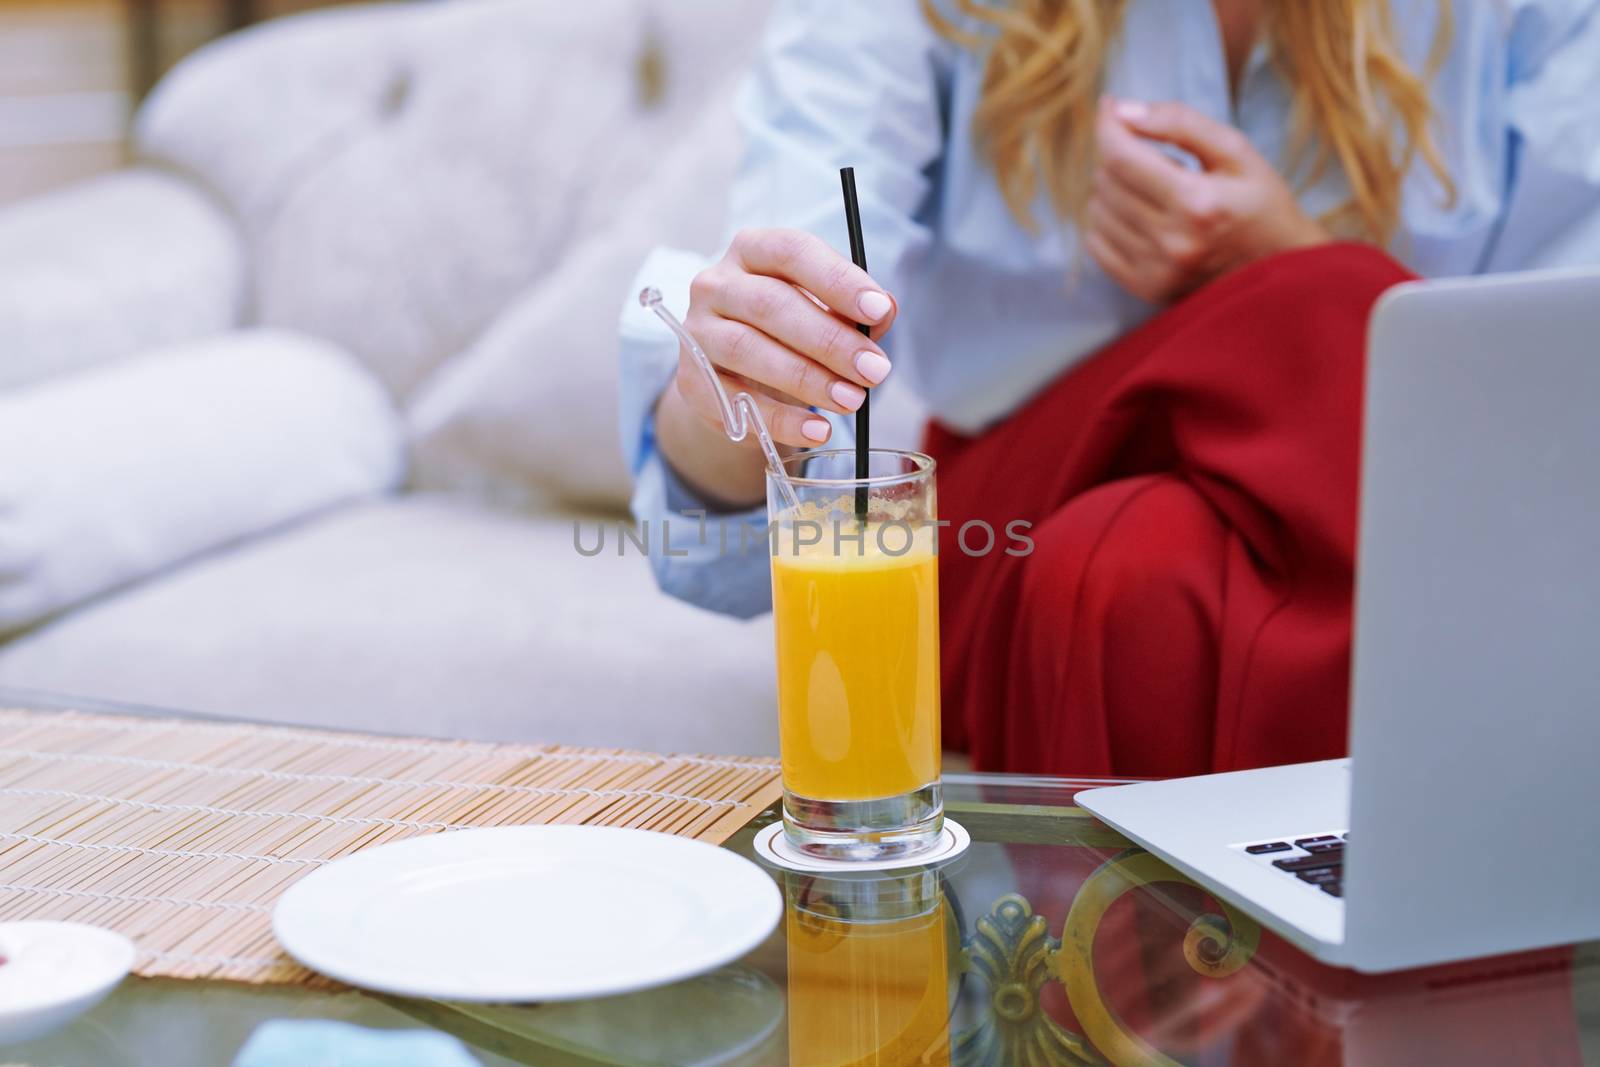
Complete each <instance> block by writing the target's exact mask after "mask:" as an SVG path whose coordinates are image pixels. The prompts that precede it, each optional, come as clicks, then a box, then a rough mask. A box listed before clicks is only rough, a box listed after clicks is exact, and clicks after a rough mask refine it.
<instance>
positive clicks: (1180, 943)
mask: <svg viewBox="0 0 1600 1067" xmlns="http://www.w3.org/2000/svg"><path fill="white" fill-rule="evenodd" d="M61 704H62V705H65V704H73V705H76V706H78V707H80V708H82V707H85V706H86V704H87V706H88V708H89V709H90V710H114V711H124V712H126V711H130V710H134V709H128V708H124V707H116V706H107V705H104V704H93V703H88V702H84V701H66V700H64V699H62V700H61ZM0 705H4V706H11V707H16V706H24V705H25V706H34V707H42V706H50V705H48V704H46V703H43V702H41V699H40V698H38V697H37V696H36V695H29V696H28V699H26V700H24V695H21V694H6V693H0ZM162 714H171V713H167V712H162ZM1099 784H1104V783H1098V782H1072V781H1065V780H1060V779H1045V778H1022V777H1005V776H990V775H952V776H948V777H947V778H946V780H945V800H946V805H947V810H948V812H949V814H950V815H951V816H952V817H953V818H955V819H957V820H959V821H960V822H961V823H962V824H963V825H964V826H966V827H967V829H968V830H969V831H970V832H971V834H972V838H973V844H972V847H971V849H970V850H969V851H968V852H967V853H966V854H965V856H963V857H962V858H961V859H959V860H958V861H957V862H955V863H954V864H952V865H950V866H948V867H945V868H942V869H939V870H937V871H927V870H919V869H912V870H907V871H897V872H887V873H884V874H879V875H866V874H862V875H849V876H840V877H835V876H828V877H821V876H816V875H796V874H793V873H788V872H779V871H773V872H771V873H772V877H773V878H774V879H775V880H776V881H777V882H778V884H779V886H780V888H781V889H782V890H783V893H784V899H785V918H784V920H783V922H782V923H780V925H779V927H778V929H777V930H776V931H774V933H773V935H772V936H771V937H770V938H769V939H768V940H767V942H766V943H765V944H764V945H762V946H761V947H760V948H758V949H756V950H755V951H754V952H752V953H751V954H750V955H749V956H747V957H746V958H745V959H743V960H741V961H739V962H738V963H736V964H734V965H732V966H729V967H726V968H723V969H721V970H719V971H717V972H714V973H712V974H708V975H702V976H700V977H697V978H694V979H691V980H689V981H686V982H681V983H678V984H676V985H672V986H668V987H665V988H661V989H656V990H651V991H647V992H643V993H637V994H632V995H629V996H623V997H615V998H610V999H605V1000H592V1001H584V1002H575V1003H568V1004H549V1005H506V1006H482V1005H460V1004H449V1003H441V1002H424V1001H411V1000H402V999H397V998H388V997H380V996H375V995H369V994H364V993H359V992H354V991H348V990H338V989H329V990H310V989H304V988H284V987H277V988H274V987H252V986H241V985H232V984H228V983H214V982H195V981H173V980H145V979H130V980H129V981H127V982H126V983H124V985H123V986H122V987H121V988H120V989H119V990H118V991H117V992H116V993H115V994H114V995H113V996H112V997H111V998H110V999H108V1000H107V1001H106V1002H105V1003H103V1004H102V1005H101V1006H100V1007H98V1008H97V1009H95V1010H94V1011H93V1012H91V1013H90V1014H89V1015H88V1016H86V1017H84V1018H83V1019H82V1020H80V1021H79V1022H78V1023H76V1024H74V1025H73V1026H72V1027H70V1028H69V1029H67V1030H66V1031H63V1032H61V1033H58V1034H56V1035H55V1036H53V1037H52V1038H49V1039H47V1040H45V1041H43V1042H39V1043H36V1044H35V1045H31V1046H26V1047H23V1048H13V1049H5V1050H0V1063H7V1064H10V1063H21V1064H30V1065H33V1067H58V1065H73V1067H75V1065H78V1064H95V1065H96V1067H101V1065H104V1067H117V1065H121V1064H139V1065H143V1064H145V1063H161V1064H163V1065H182V1064H190V1063H193V1064H204V1065H207V1067H211V1065H214V1064H225V1063H228V1062H229V1061H230V1060H231V1058H232V1056H233V1055H234V1054H235V1053H236V1052H237V1050H238V1048H239V1047H240V1045H242V1044H243V1042H244V1040H245V1038H246V1037H247V1036H248V1035H249V1033H250V1031H251V1030H252V1029H253V1028H254V1027H255V1026H256V1025H259V1023H261V1022H263V1021H267V1020H272V1019H300V1018H307V1019H309V1018H330V1019H341V1020H345V1021H349V1022H355V1023H359V1024H362V1025H366V1026H376V1027H399V1028H407V1027H410V1028H416V1027H418V1026H426V1027H431V1028H436V1029H438V1030H442V1031H445V1032H447V1033H450V1034H453V1035H454V1036H456V1037H458V1038H460V1039H461V1040H463V1041H465V1042H466V1043H467V1044H468V1046H469V1047H470V1048H471V1049H472V1051H473V1053H474V1055H476V1056H477V1057H478V1058H479V1059H480V1060H481V1061H482V1062H483V1063H485V1064H487V1065H491V1067H495V1065H500V1064H505V1063H518V1064H537V1065H540V1067H565V1065H578V1064H611V1065H635V1067H647V1065H689V1064H697V1065H711V1064H721V1065H758V1064H760V1065H765V1064H785V1063H789V1064H795V1065H805V1067H834V1065H838V1067H846V1065H851V1067H854V1065H863V1067H865V1065H900V1064H908V1065H909V1064H939V1065H944V1064H955V1065H966V1064H986V1065H987V1064H993V1065H1009V1064H1037V1065H1041V1067H1053V1065H1059V1064H1069V1065H1070V1064H1097V1063H1111V1064H1158V1065H1166V1064H1193V1065H1202V1064H1203V1065H1207V1067H1210V1065H1224V1064H1249V1065H1255V1064H1261V1065H1277V1064H1304V1065H1311V1067H1321V1065H1335V1064H1340V1065H1342V1064H1413V1063H1451V1064H1457V1065H1459V1064H1478V1063H1482V1064H1490V1063H1493V1064H1504V1063H1517V1064H1522V1063H1529V1064H1533V1063H1538V1064H1570V1065H1580V1064H1596V1065H1600V945H1585V946H1576V947H1572V948H1564V949H1558V950H1550V951H1545V952H1538V953H1528V954H1523V955H1519V956H1514V957H1501V958H1497V959H1493V960H1481V961H1473V962H1469V963H1462V964H1454V965H1449V966H1445V967H1438V968H1431V969H1427V970H1421V971H1411V972H1402V973H1398V974H1392V975H1384V976H1378V977H1369V976H1361V975H1358V974H1355V973H1353V972H1348V971H1340V970H1334V969H1331V968H1327V967H1324V966H1321V965H1319V964H1317V963H1315V962H1314V961H1312V960H1310V959H1309V957H1306V956H1305V955H1303V954H1302V953H1300V952H1299V951H1297V950H1296V949H1294V948H1292V947H1291V946H1289V945H1288V944H1286V943H1284V942H1282V941H1280V940H1278V939H1277V938H1276V937H1274V936H1273V935H1271V934H1270V933H1267V932H1264V931H1262V930H1261V929H1260V928H1259V927H1257V926H1256V924H1254V923H1253V922H1252V921H1251V920H1249V919H1248V918H1247V917H1245V916H1243V915H1241V914H1238V913H1237V912H1235V911H1233V910H1232V909H1230V908H1229V907H1227V906H1226V905H1225V904H1223V903H1222V902H1219V901H1217V900H1215V899H1213V898H1211V897H1210V896H1209V895H1208V894H1206V893H1204V892H1202V891H1201V890H1200V889H1198V888H1197V887H1195V886H1194V885H1192V884H1191V883H1189V882H1188V881H1187V880H1186V879H1185V878H1184V877H1183V876H1182V875H1180V874H1178V873H1177V872H1175V871H1173V870H1172V869H1171V868H1169V867H1167V866H1165V865H1164V864H1162V863H1161V862H1160V861H1158V860H1156V859H1155V857H1153V856H1151V855H1149V854H1148V853H1145V852H1143V851H1142V850H1140V849H1137V848H1134V847H1131V846H1130V844H1129V843H1128V842H1127V841H1126V840H1125V839H1124V838H1122V837H1121V836H1120V835H1118V834H1116V833H1115V832H1113V831H1111V830H1110V829H1108V828H1106V827H1105V826H1103V825H1102V824H1100V823H1098V822H1096V821H1095V820H1094V819H1093V818H1092V817H1090V816H1089V815H1088V813H1087V812H1085V811H1083V810H1082V809H1079V808H1077V807H1076V806H1075V805H1074V803H1073V797H1074V795H1075V794H1076V793H1077V792H1078V791H1079V790H1081V789H1084V788H1089V787H1091V786H1094V785H1099ZM776 817H777V813H776V812H775V811H772V810H769V811H767V812H765V813H764V814H763V815H762V816H761V817H759V818H758V819H756V820H755V821H754V822H753V823H752V824H751V825H749V826H747V827H746V828H745V829H743V830H742V831H740V832H739V833H737V834H736V835H735V836H734V837H733V838H732V839H730V840H729V842H728V843H727V846H726V847H728V848H730V849H733V850H734V851H736V852H738V853H740V854H742V855H745V856H747V857H750V856H753V847H752V845H753V838H754V836H755V833H756V831H757V830H758V829H760V828H761V827H762V826H764V825H767V824H770V823H771V822H772V821H773V820H774V819H775V818H776ZM3 848H4V842H0V849H3ZM1485 850H1486V851H1485V862H1493V861H1499V862H1524V863H1526V864H1527V866H1528V876H1529V877H1537V876H1538V866H1537V863H1536V857H1519V856H1517V855H1516V853H1515V850H1514V848H1513V847H1511V846H1509V845H1508V844H1502V843H1498V842H1488V843H1486V844H1485ZM1500 850H1503V852H1502V851H1500ZM3 855H4V853H3V851H0V869H3ZM6 903H7V898H6V896H5V892H4V887H3V878H0V919H4V918H15V917H20V916H14V915H10V914H8V913H7V911H6ZM650 921H651V916H650V915H649V914H638V915H615V914H574V915H573V916H572V922H574V923H577V924H590V925H592V926H594V927H595V928H596V929H599V928H600V927H602V926H604V927H614V926H615V925H617V924H622V925H623V926H630V925H632V926H638V927H641V928H643V927H646V926H648V924H649V923H650Z"/></svg>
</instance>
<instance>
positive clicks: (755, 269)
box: [729, 229, 894, 325]
mask: <svg viewBox="0 0 1600 1067" xmlns="http://www.w3.org/2000/svg"><path fill="white" fill-rule="evenodd" d="M729 252H730V254H731V255H732V256H733V257H734V258H735V259H737V261H738V262H739V264H740V265H741V266H743V267H744V269H745V270H747V271H749V272H750V273H751V274H765V275H768V276H770V277H773V278H782V279H784V280H785V281H790V282H793V283H794V284H796V285H799V286H802V287H804V288H805V290H806V291H807V292H809V293H812V294H813V295H815V296H816V297H817V299H819V300H821V301H822V302H823V303H824V304H826V305H828V307H830V308H832V309H833V310H834V311H835V312H837V313H838V314H839V315H841V316H842V317H844V318H845V319H847V320H848V321H850V322H861V323H866V324H867V325H877V324H879V323H882V322H885V321H887V320H888V319H889V317H890V316H891V315H893V314H894V301H893V300H891V299H890V298H889V294H888V293H886V292H884V291H883V289H882V287H881V286H879V285H878V283H877V282H875V281H873V280H872V276H871V275H869V274H868V273H867V272H866V271H864V270H862V269H861V268H860V267H858V266H856V265H855V264H854V263H851V262H850V261H849V260H848V259H845V258H844V257H843V256H841V255H839V253H837V252H835V251H834V250H833V249H832V248H831V247H829V246H828V243H827V242H826V241H824V240H822V239H821V238H820V237H816V236H814V235H812V234H809V233H806V232H805V231H803V230H786V229H785V230H759V229H758V230H741V231H739V233H738V235H737V236H735V237H734V239H733V245H732V246H731V247H730V248H729Z"/></svg>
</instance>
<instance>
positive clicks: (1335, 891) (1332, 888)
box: [1317, 882, 1344, 897]
mask: <svg viewBox="0 0 1600 1067" xmlns="http://www.w3.org/2000/svg"><path fill="white" fill-rule="evenodd" d="M1317 888H1318V889H1320V890H1322V891H1323V892H1324V893H1326V894H1328V895H1329V896H1330V897H1343V896H1344V883H1343V882H1323V883H1322V884H1321V885H1319V886H1317Z"/></svg>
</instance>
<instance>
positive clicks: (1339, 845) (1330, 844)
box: [1305, 841, 1344, 855]
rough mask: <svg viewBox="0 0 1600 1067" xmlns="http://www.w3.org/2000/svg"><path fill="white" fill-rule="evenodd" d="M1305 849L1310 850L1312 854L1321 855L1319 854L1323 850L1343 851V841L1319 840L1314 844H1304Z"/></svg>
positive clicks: (1323, 851)
mask: <svg viewBox="0 0 1600 1067" xmlns="http://www.w3.org/2000/svg"><path fill="white" fill-rule="evenodd" d="M1305 850H1306V851H1307V852H1310V853H1311V854H1313V855H1321V854H1323V853H1325V852H1343V851H1344V842H1343V841H1319V842H1317V843H1316V844H1314V845H1306V846H1305Z"/></svg>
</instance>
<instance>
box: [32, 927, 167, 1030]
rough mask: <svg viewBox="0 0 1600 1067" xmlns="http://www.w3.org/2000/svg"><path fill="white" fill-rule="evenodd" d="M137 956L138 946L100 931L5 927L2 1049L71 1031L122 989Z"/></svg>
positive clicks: (123, 938)
mask: <svg viewBox="0 0 1600 1067" xmlns="http://www.w3.org/2000/svg"><path fill="white" fill-rule="evenodd" d="M136 954H137V950H136V949H135V948H134V946H133V942H132V941H129V940H128V939H127V938H125V937H123V936H122V935H121V934H117V933H112V932H111V931H110V930H102V929H100V928H99V927H98V926H86V925H84V924H83V923H63V922H11V923H0V958H3V959H4V960H5V962H4V963H0V1046H3V1045H20V1044H22V1043H23V1042H24V1041H33V1040H36V1039H37V1038H41V1037H43V1036H45V1035H46V1034H48V1033H50V1032H52V1031H54V1030H59V1029H60V1028H61V1027H63V1026H66V1025H67V1024H68V1023H70V1022H71V1021H72V1020H73V1019H76V1018H77V1017H78V1016H79V1015H82V1014H83V1013H84V1012H86V1011H88V1010H89V1009H90V1008H92V1007H94V1006H95V1005H96V1004H98V1003H100V1001H102V1000H104V999H105V996H106V994H107V993H110V992H111V991H112V990H113V989H115V988H116V987H117V983H118V982H120V981H122V979H123V978H124V977H126V976H127V974H128V971H129V970H130V969H131V968H132V967H133V959H134V956H135V955H136Z"/></svg>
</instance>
